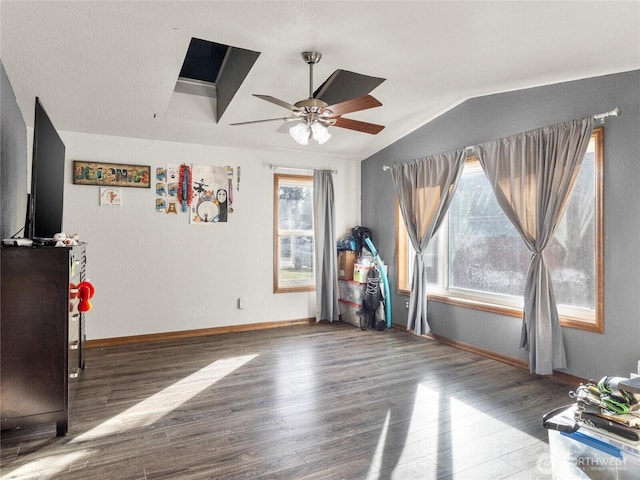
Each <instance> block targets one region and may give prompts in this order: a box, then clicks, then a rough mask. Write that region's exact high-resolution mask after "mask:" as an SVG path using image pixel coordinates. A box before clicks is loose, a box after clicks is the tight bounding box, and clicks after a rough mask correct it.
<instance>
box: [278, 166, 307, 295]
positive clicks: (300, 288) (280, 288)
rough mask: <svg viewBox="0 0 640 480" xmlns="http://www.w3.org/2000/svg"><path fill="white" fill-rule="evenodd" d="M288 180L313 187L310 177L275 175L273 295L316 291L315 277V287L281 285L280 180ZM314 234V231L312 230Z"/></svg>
mask: <svg viewBox="0 0 640 480" xmlns="http://www.w3.org/2000/svg"><path fill="white" fill-rule="evenodd" d="M281 179H287V180H293V181H298V182H300V183H305V184H308V185H309V186H310V187H313V177H312V176H310V175H290V174H285V173H274V174H273V293H295V292H313V291H315V289H316V286H315V277H314V280H313V281H314V284H313V285H305V286H296V287H283V286H281V285H280V277H279V275H278V272H280V251H279V246H280V242H279V238H280V236H279V229H278V225H279V223H278V220H279V214H280V209H279V205H280V180H281ZM312 232H313V229H312Z"/></svg>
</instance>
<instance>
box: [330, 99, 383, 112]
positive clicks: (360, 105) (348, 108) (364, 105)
mask: <svg viewBox="0 0 640 480" xmlns="http://www.w3.org/2000/svg"><path fill="white" fill-rule="evenodd" d="M381 106H382V103H380V101H378V99H376V98H375V97H373V96H371V95H364V96H362V97H358V98H352V99H351V100H347V101H344V102H340V103H336V104H335V105H329V106H328V107H325V108H324V109H323V110H331V113H333V115H332V116H335V117H339V116H340V115H344V114H345V113H351V112H357V111H360V110H366V109H368V108H375V107H381Z"/></svg>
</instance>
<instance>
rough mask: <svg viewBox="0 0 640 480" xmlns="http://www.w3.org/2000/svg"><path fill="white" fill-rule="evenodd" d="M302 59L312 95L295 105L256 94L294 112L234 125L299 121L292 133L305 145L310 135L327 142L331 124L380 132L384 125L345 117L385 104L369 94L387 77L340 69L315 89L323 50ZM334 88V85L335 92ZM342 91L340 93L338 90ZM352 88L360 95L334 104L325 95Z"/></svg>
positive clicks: (334, 97) (335, 95) (331, 97)
mask: <svg viewBox="0 0 640 480" xmlns="http://www.w3.org/2000/svg"><path fill="white" fill-rule="evenodd" d="M302 58H303V60H304V61H305V62H306V63H307V64H308V65H309V98H306V99H304V100H300V101H299V102H296V103H294V104H293V105H292V104H290V103H288V102H285V101H283V100H280V99H278V98H275V97H272V96H270V95H258V94H255V93H254V94H253V96H254V97H258V98H261V99H262V100H266V101H267V102H271V103H274V104H276V105H279V106H281V107H284V108H286V109H287V110H290V111H291V115H289V116H288V117H279V118H267V119H264V120H253V121H249V122H239V123H232V124H231V125H247V124H251V123H261V122H273V121H284V122H296V124H295V125H294V126H293V127H291V128H290V129H289V134H290V135H291V136H292V137H293V139H294V140H295V141H296V142H298V143H300V144H302V145H307V144H308V143H309V139H310V138H313V139H314V140H315V141H317V142H318V143H321V144H322V143H324V142H326V141H327V140H329V138H331V134H330V133H329V131H328V129H327V127H331V126H333V127H341V128H347V129H349V130H356V131H358V132H364V133H369V134H371V135H375V134H377V133H379V132H380V131H381V130H382V129H383V128H384V126H383V125H376V124H375V123H368V122H362V121H360V120H352V119H349V118H344V117H343V116H342V115H345V114H347V113H353V112H358V111H360V110H366V109H369V108H374V107H380V106H382V103H380V102H379V101H378V100H377V99H376V98H374V97H373V96H371V95H368V93H369V92H370V91H371V90H373V88H375V87H376V86H378V85H379V84H380V83H382V82H383V81H384V79H383V78H374V77H368V76H365V75H360V74H357V73H353V72H348V71H345V70H336V71H335V72H334V73H333V74H332V75H331V76H330V77H329V78H328V79H327V80H326V81H325V82H324V83H323V84H322V85H321V86H320V87H319V88H318V89H317V90H316V91H315V92H314V91H313V66H314V65H315V64H316V63H318V62H319V61H320V59H321V58H322V54H321V53H320V52H302ZM331 87H333V92H332V88H331ZM338 90H339V91H340V93H338ZM349 90H350V91H351V92H353V93H355V94H356V95H357V96H356V97H355V98H351V99H348V100H337V101H335V103H333V104H331V105H329V104H328V103H327V102H326V101H324V100H323V98H327V99H337V98H341V96H344V92H345V91H349ZM332 93H333V96H332ZM363 93H365V94H363Z"/></svg>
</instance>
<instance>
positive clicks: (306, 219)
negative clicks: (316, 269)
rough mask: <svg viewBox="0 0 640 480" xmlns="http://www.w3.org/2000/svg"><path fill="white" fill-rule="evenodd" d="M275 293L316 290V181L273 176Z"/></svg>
mask: <svg viewBox="0 0 640 480" xmlns="http://www.w3.org/2000/svg"><path fill="white" fill-rule="evenodd" d="M273 191H274V202H273V212H274V238H273V271H274V274H273V291H274V292H275V293H284V292H301V291H308V290H314V289H315V276H314V273H313V263H314V259H313V256H314V247H313V177H308V176H298V175H279V174H276V175H274V188H273Z"/></svg>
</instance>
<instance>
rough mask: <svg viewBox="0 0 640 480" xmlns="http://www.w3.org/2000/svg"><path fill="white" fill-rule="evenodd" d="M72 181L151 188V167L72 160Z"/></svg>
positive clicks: (75, 182) (80, 183)
mask: <svg viewBox="0 0 640 480" xmlns="http://www.w3.org/2000/svg"><path fill="white" fill-rule="evenodd" d="M73 183H74V184H76V185H99V186H102V187H107V186H110V187H137V188H151V167H150V166H149V165H125V164H120V163H101V162H84V161H82V160H74V161H73Z"/></svg>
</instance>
